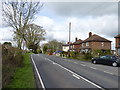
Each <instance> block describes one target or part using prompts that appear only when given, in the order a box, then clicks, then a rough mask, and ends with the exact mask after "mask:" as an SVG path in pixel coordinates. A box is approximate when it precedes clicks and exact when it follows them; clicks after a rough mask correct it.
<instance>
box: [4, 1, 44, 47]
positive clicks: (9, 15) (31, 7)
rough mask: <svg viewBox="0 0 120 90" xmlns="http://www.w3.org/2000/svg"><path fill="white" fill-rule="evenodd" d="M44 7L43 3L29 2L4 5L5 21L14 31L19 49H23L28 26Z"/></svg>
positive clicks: (6, 3) (7, 2) (8, 2)
mask: <svg viewBox="0 0 120 90" xmlns="http://www.w3.org/2000/svg"><path fill="white" fill-rule="evenodd" d="M42 6H43V3H41V2H32V1H31V2H27V0H26V1H24V0H19V1H18V0H16V2H10V1H5V2H3V3H2V11H3V17H4V21H5V22H6V23H7V25H8V26H10V27H12V28H13V29H14V34H15V38H16V40H17V41H18V46H19V48H21V45H22V42H23V40H26V39H25V29H26V25H28V24H30V23H31V22H32V21H33V20H34V18H35V15H36V14H37V13H38V12H39V11H40V10H41V8H42Z"/></svg>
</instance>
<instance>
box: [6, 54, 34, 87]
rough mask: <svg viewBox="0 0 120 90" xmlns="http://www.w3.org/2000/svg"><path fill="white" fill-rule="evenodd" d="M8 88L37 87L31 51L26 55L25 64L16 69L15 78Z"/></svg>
mask: <svg viewBox="0 0 120 90" xmlns="http://www.w3.org/2000/svg"><path fill="white" fill-rule="evenodd" d="M7 88H36V85H35V79H34V74H33V69H32V64H31V61H30V53H27V54H25V55H24V66H23V67H22V68H18V69H17V70H16V72H15V74H14V77H13V80H12V82H11V84H10V85H8V86H7Z"/></svg>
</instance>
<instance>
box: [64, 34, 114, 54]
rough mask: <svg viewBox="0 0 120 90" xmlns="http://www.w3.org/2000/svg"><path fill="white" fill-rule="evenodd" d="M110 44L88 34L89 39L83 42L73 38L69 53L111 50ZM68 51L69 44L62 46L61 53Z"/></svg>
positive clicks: (101, 38) (108, 41) (99, 37)
mask: <svg viewBox="0 0 120 90" xmlns="http://www.w3.org/2000/svg"><path fill="white" fill-rule="evenodd" d="M111 42H112V41H110V40H107V39H106V38H103V37H101V36H99V35H96V34H93V35H92V32H89V37H88V38H87V39H85V40H81V39H77V38H75V42H73V43H71V44H70V51H79V52H90V51H94V50H102V51H103V52H104V51H105V50H111ZM68 50H69V43H67V44H64V45H63V51H65V52H67V51H68Z"/></svg>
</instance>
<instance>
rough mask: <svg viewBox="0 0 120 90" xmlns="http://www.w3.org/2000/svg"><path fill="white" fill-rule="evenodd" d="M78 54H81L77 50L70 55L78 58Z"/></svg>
mask: <svg viewBox="0 0 120 90" xmlns="http://www.w3.org/2000/svg"><path fill="white" fill-rule="evenodd" d="M78 55H79V52H77V51H71V52H70V56H71V57H73V58H76V57H77V56H78Z"/></svg>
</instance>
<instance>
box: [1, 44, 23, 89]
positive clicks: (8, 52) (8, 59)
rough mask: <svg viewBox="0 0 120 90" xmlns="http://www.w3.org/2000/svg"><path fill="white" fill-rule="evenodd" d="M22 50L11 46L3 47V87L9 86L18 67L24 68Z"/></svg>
mask: <svg viewBox="0 0 120 90" xmlns="http://www.w3.org/2000/svg"><path fill="white" fill-rule="evenodd" d="M22 54H23V53H22V50H19V49H18V48H15V47H12V46H10V45H2V76H3V78H2V82H3V84H2V85H3V87H5V86H6V85H8V84H9V83H10V82H11V80H12V78H13V74H14V72H15V70H16V68H18V67H22V66H23V55H22Z"/></svg>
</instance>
